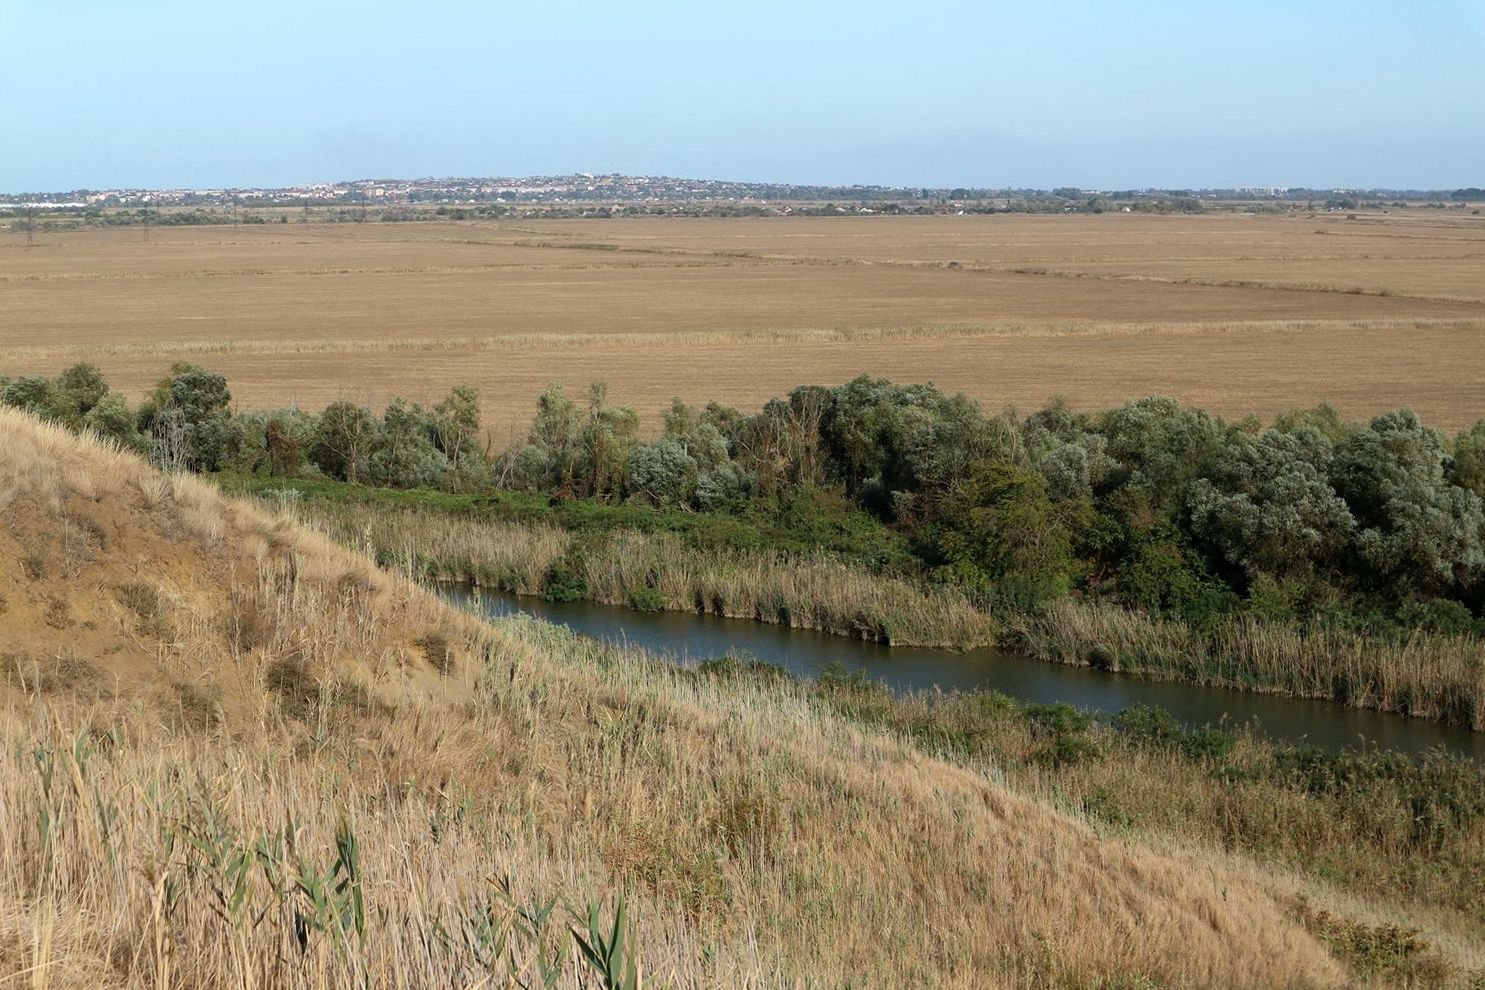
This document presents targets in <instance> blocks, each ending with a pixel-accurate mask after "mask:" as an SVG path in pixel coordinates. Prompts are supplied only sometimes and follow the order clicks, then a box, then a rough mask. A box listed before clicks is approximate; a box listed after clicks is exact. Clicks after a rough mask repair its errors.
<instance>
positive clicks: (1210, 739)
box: [1113, 705, 1237, 760]
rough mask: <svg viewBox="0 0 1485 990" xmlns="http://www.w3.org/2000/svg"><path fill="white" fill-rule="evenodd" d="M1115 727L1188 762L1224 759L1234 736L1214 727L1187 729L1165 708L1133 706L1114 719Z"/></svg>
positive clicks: (1142, 742)
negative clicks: (1176, 754)
mask: <svg viewBox="0 0 1485 990" xmlns="http://www.w3.org/2000/svg"><path fill="white" fill-rule="evenodd" d="M1113 724H1114V728H1115V729H1117V730H1118V731H1119V732H1122V733H1123V734H1125V735H1126V736H1129V737H1130V738H1132V739H1135V740H1137V741H1138V742H1139V743H1140V744H1142V745H1145V746H1151V747H1155V748H1158V749H1166V750H1172V751H1175V752H1178V753H1180V754H1181V755H1182V756H1184V757H1186V758H1187V759H1189V760H1214V759H1218V758H1220V757H1223V756H1226V755H1227V754H1228V753H1229V752H1230V751H1231V750H1232V747H1233V745H1234V744H1235V743H1236V742H1237V737H1236V736H1235V735H1234V734H1233V733H1231V732H1228V731H1226V730H1223V729H1220V728H1215V727H1213V726H1203V727H1201V728H1196V729H1192V728H1188V727H1187V726H1185V725H1182V724H1181V723H1180V722H1179V721H1177V720H1176V717H1175V716H1174V715H1172V714H1171V713H1170V712H1168V711H1166V710H1165V709H1164V708H1156V707H1154V706H1152V705H1136V706H1135V707H1133V708H1126V709H1124V711H1122V712H1120V713H1119V714H1118V715H1116V716H1115V717H1114V721H1113Z"/></svg>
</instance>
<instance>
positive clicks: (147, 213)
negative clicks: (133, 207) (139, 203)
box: [144, 199, 150, 244]
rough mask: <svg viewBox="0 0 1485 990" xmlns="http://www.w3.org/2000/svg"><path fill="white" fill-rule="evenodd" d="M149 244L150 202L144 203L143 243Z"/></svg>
mask: <svg viewBox="0 0 1485 990" xmlns="http://www.w3.org/2000/svg"><path fill="white" fill-rule="evenodd" d="M149 242H150V201H149V200H147V199H146V200H145V201H144V243H146V244H148V243H149Z"/></svg>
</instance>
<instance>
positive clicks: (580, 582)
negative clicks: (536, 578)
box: [541, 558, 588, 602]
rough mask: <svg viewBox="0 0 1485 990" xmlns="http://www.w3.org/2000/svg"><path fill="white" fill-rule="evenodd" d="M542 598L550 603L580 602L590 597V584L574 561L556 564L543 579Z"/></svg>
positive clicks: (559, 561)
mask: <svg viewBox="0 0 1485 990" xmlns="http://www.w3.org/2000/svg"><path fill="white" fill-rule="evenodd" d="M541 597H543V598H545V599H546V600H547V601H549V602H580V601H583V600H584V599H586V598H587V597H588V582H587V580H586V579H585V578H584V577H583V574H582V569H581V568H580V567H578V566H576V565H575V563H574V562H573V561H570V560H567V559H565V558H564V559H561V560H558V561H556V562H554V563H553V564H552V566H551V568H550V569H548V570H547V573H546V576H545V577H544V578H543V579H542V587H541Z"/></svg>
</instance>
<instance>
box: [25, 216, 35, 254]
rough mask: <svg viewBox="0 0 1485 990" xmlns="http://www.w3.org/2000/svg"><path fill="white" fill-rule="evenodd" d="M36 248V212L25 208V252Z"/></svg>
mask: <svg viewBox="0 0 1485 990" xmlns="http://www.w3.org/2000/svg"><path fill="white" fill-rule="evenodd" d="M35 246H36V211H35V210H34V209H32V208H31V207H29V206H28V207H26V250H27V251H29V250H31V249H32V248H33V247H35Z"/></svg>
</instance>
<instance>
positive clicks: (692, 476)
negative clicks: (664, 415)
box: [625, 436, 697, 506]
mask: <svg viewBox="0 0 1485 990" xmlns="http://www.w3.org/2000/svg"><path fill="white" fill-rule="evenodd" d="M696 480H697V466H696V459H695V458H694V457H692V456H691V455H690V453H689V452H687V450H686V446H685V444H684V443H683V442H682V441H681V440H679V439H677V438H676V437H674V436H663V437H661V438H660V439H659V440H656V441H655V442H654V443H641V444H636V445H635V447H634V450H633V451H632V452H631V453H630V455H629V462H628V464H627V465H626V466H625V489H626V490H627V491H629V492H630V493H632V494H633V495H635V496H637V497H639V498H642V499H645V500H646V501H648V502H650V503H651V504H653V505H659V506H677V505H686V504H688V503H689V502H690V501H691V497H692V495H693V494H695V490H696Z"/></svg>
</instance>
